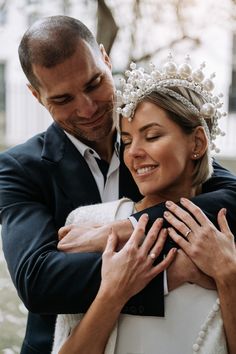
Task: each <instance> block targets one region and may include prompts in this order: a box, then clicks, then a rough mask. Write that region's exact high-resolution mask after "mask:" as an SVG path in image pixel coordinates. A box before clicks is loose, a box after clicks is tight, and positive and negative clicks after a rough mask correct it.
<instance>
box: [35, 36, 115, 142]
mask: <svg viewBox="0 0 236 354" xmlns="http://www.w3.org/2000/svg"><path fill="white" fill-rule="evenodd" d="M33 71H34V74H35V76H36V77H37V79H38V81H39V83H40V87H39V89H38V90H35V89H34V88H32V87H31V90H32V92H33V94H34V96H36V97H37V99H38V100H39V101H40V103H42V104H43V105H44V106H45V108H46V109H47V110H48V111H49V112H50V114H51V116H52V118H53V119H54V121H55V122H57V123H58V125H59V126H60V127H61V128H62V129H64V130H65V131H67V132H68V133H70V134H72V135H73V136H75V137H76V138H78V139H80V140H82V141H84V142H85V143H87V144H88V145H89V143H90V142H99V141H102V140H103V139H104V138H105V137H107V136H108V134H109V133H110V132H111V131H112V127H113V118H112V110H113V97H114V83H113V79H112V75H111V63H110V60H109V57H108V56H107V54H106V52H105V50H104V49H102V50H101V53H99V52H96V51H95V50H94V49H93V48H92V47H91V46H90V45H89V44H88V43H86V42H85V41H83V40H81V41H80V42H79V44H78V47H77V50H76V51H75V53H74V54H73V55H72V56H71V57H70V58H68V59H66V60H65V61H64V62H63V63H61V64H58V65H56V66H54V67H51V68H45V67H42V66H39V65H33Z"/></svg>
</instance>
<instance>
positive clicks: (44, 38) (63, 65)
mask: <svg viewBox="0 0 236 354" xmlns="http://www.w3.org/2000/svg"><path fill="white" fill-rule="evenodd" d="M19 56H20V61H21V65H22V68H23V70H24V72H25V74H26V77H27V79H28V80H29V88H30V90H31V92H32V94H33V95H34V96H35V97H36V98H37V100H38V101H39V102H40V103H41V104H43V105H44V106H45V108H46V109H48V111H49V112H50V113H51V115H52V118H53V120H54V123H53V124H52V125H51V126H50V127H49V128H48V130H47V131H46V132H45V133H42V134H39V135H37V136H35V137H33V138H32V139H30V140H29V141H27V142H26V143H25V144H22V145H19V146H17V147H15V148H12V149H10V150H8V151H6V152H4V153H2V154H1V156H0V208H1V222H2V238H3V249H4V253H5V257H6V260H7V263H8V267H9V270H10V273H11V277H12V280H13V282H14V284H15V286H16V288H17V290H18V293H19V296H20V297H21V299H22V301H23V302H24V304H25V305H26V307H27V308H28V309H29V316H28V323H27V330H26V337H25V340H24V343H23V347H22V352H21V353H23V354H27V353H41V354H42V353H44V354H46V353H50V350H51V346H52V339H53V331H54V324H55V317H56V314H57V313H75V312H84V311H86V310H87V308H88V306H89V305H90V303H91V302H92V300H93V298H94V296H95V294H96V292H97V290H98V287H99V282H100V263H101V262H100V255H99V254H94V253H87V254H86V253H80V254H75V253H73V254H65V253H62V252H58V250H57V232H58V230H59V228H60V227H61V226H62V225H64V222H65V219H66V216H67V215H68V214H69V212H70V211H71V210H72V209H74V208H76V207H78V206H79V205H85V204H91V203H98V202H101V201H108V200H112V199H117V198H118V197H122V196H127V197H130V198H132V199H133V200H137V199H138V198H139V197H140V196H139V193H138V191H137V188H136V186H135V184H134V182H133V181H132V178H131V176H130V174H129V172H128V171H127V169H126V168H125V166H124V164H123V161H122V151H121V152H119V143H118V139H117V136H116V131H115V128H114V124H113V119H112V109H113V100H114V84H113V80H112V75H111V63H110V59H109V57H108V56H107V54H106V52H105V50H104V48H103V47H102V46H101V47H99V46H98V45H97V43H96V41H95V39H94V37H93V36H92V34H91V33H90V32H89V31H88V29H87V28H86V27H85V26H84V25H83V24H82V23H81V22H79V21H77V20H75V19H72V18H69V17H65V16H55V17H49V18H45V19H43V20H40V21H38V22H36V23H35V24H34V25H33V26H32V27H31V28H30V29H29V30H28V31H27V32H26V33H25V35H24V37H23V39H22V41H21V43H20V47H19ZM119 157H120V158H121V161H119ZM101 164H102V166H101V170H102V171H103V173H104V176H103V174H102V172H101V171H100V169H99V168H98V165H101ZM105 169H106V170H107V171H106V172H104V170H105ZM215 173H216V177H214V178H212V179H211V180H210V181H209V182H208V183H206V184H205V185H204V190H203V192H208V193H205V194H202V195H201V196H199V197H197V198H196V199H195V202H196V203H197V204H198V205H199V206H200V207H202V208H203V210H204V211H205V212H206V213H207V215H208V217H210V218H211V219H212V220H214V215H216V214H217V211H218V210H219V209H220V208H221V207H222V206H224V207H226V208H227V209H228V211H229V213H228V214H229V222H230V226H231V227H232V230H234V229H235V227H234V228H233V211H234V210H235V207H236V178H235V177H234V176H232V175H231V174H230V173H229V172H228V171H226V170H224V169H222V168H221V167H219V166H218V165H216V166H215ZM163 210H164V207H163V205H160V206H157V207H154V208H152V209H151V210H150V218H151V219H152V220H153V219H154V218H156V217H157V216H161V215H162V213H163ZM136 218H138V216H136ZM131 229H132V227H131V224H130V222H129V221H128V220H127V221H124V222H120V223H118V224H117V231H118V233H122V232H124V233H127V234H129V233H130V230H131ZM162 295H163V284H162V276H159V277H157V278H156V279H154V280H153V281H152V282H151V283H150V284H149V285H148V287H147V288H146V289H144V291H142V292H141V293H139V294H138V295H136V296H135V297H134V298H132V299H131V300H130V302H129V303H128V304H127V306H126V307H125V308H124V311H125V312H126V313H132V314H144V315H163V296H162Z"/></svg>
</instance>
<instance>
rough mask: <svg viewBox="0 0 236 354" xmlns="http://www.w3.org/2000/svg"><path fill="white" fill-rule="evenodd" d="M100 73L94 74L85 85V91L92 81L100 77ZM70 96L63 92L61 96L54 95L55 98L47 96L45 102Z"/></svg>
mask: <svg viewBox="0 0 236 354" xmlns="http://www.w3.org/2000/svg"><path fill="white" fill-rule="evenodd" d="M101 75H102V74H101V73H96V74H95V75H94V76H93V77H92V78H91V79H90V80H89V81H88V82H87V83H86V84H85V85H84V88H85V89H86V88H87V87H89V86H90V85H91V84H92V83H93V81H95V80H96V79H97V78H98V77H99V76H101ZM68 96H70V94H69V93H67V92H65V93H63V94H61V95H55V96H49V97H47V100H56V99H60V98H64V97H68Z"/></svg>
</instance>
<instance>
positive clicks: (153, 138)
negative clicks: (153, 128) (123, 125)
mask: <svg viewBox="0 0 236 354" xmlns="http://www.w3.org/2000/svg"><path fill="white" fill-rule="evenodd" d="M160 137H161V135H160V134H152V135H147V136H146V140H147V141H153V140H157V139H159V138H160Z"/></svg>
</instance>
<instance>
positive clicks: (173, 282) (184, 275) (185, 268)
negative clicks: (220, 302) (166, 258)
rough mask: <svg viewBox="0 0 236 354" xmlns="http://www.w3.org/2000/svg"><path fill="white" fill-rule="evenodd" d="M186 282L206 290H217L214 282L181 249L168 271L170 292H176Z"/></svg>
mask: <svg viewBox="0 0 236 354" xmlns="http://www.w3.org/2000/svg"><path fill="white" fill-rule="evenodd" d="M186 282H189V283H194V284H197V285H199V286H201V287H203V288H206V289H216V285H215V282H214V280H213V279H212V278H210V277H209V276H208V275H206V274H204V273H203V272H202V271H201V270H200V269H198V268H197V266H196V265H195V264H194V263H193V262H192V261H191V259H190V258H189V257H188V256H187V255H186V254H185V253H184V252H183V251H182V250H181V249H179V250H178V251H177V255H176V257H175V259H174V260H173V262H172V263H171V265H170V266H169V268H168V270H167V283H168V290H169V291H171V290H174V289H176V288H178V287H179V286H180V285H183V284H184V283H186Z"/></svg>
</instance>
